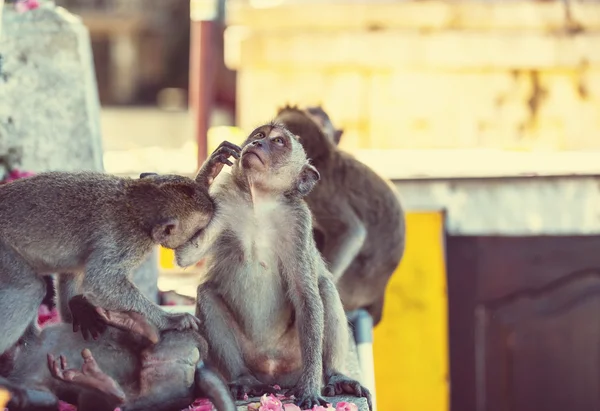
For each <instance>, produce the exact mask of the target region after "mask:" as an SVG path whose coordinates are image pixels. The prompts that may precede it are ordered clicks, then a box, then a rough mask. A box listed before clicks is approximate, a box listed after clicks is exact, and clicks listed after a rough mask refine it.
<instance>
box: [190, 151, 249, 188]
mask: <svg viewBox="0 0 600 411" xmlns="http://www.w3.org/2000/svg"><path fill="white" fill-rule="evenodd" d="M241 152H242V149H241V147H239V146H236V145H235V144H233V143H230V142H229V141H223V142H222V143H221V144H219V147H217V149H216V150H215V151H213V152H212V154H211V155H210V157H209V158H208V160H206V162H205V163H204V165H203V166H202V169H201V170H200V172H199V173H198V176H197V177H196V181H198V182H200V183H202V184H206V185H207V186H210V185H211V184H212V183H213V181H214V180H215V178H216V177H217V176H218V175H219V173H220V172H221V170H222V169H223V165H225V164H227V165H228V166H232V165H233V163H232V162H231V161H229V160H228V158H229V157H234V158H236V159H237V158H240V155H241Z"/></svg>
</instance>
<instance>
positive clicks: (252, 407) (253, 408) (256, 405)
mask: <svg viewBox="0 0 600 411" xmlns="http://www.w3.org/2000/svg"><path fill="white" fill-rule="evenodd" d="M259 409H260V402H253V403H250V404H248V411H258V410H259Z"/></svg>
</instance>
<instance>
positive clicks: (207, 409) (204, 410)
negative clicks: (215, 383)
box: [182, 398, 214, 411]
mask: <svg viewBox="0 0 600 411" xmlns="http://www.w3.org/2000/svg"><path fill="white" fill-rule="evenodd" d="M213 409H214V408H213V405H212V403H211V402H210V400H209V399H208V398H196V400H195V401H194V402H193V403H192V405H190V406H189V407H188V408H186V409H185V411H212V410H213ZM182 411H184V410H182Z"/></svg>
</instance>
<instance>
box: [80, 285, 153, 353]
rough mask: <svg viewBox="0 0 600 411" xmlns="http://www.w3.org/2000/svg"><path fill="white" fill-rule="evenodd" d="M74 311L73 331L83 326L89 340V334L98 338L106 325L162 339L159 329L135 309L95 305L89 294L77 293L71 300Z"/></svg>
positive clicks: (151, 338) (85, 335)
mask: <svg viewBox="0 0 600 411" xmlns="http://www.w3.org/2000/svg"><path fill="white" fill-rule="evenodd" d="M69 308H70V309H71V312H72V313H73V331H75V332H77V331H78V329H79V328H81V333H82V334H83V338H84V339H85V340H86V341H87V339H88V337H89V335H88V333H89V334H91V335H92V338H94V339H97V338H98V337H99V336H100V334H101V333H103V332H104V330H105V329H106V326H107V325H109V326H112V327H115V328H118V329H120V330H123V331H127V332H131V333H133V334H138V335H140V336H142V337H144V338H146V339H148V340H149V341H150V342H151V343H153V344H156V343H157V342H158V340H159V339H160V337H159V333H158V329H157V328H156V327H155V326H154V325H152V324H150V323H149V322H148V320H147V319H146V317H144V316H143V315H142V314H140V313H137V312H135V311H111V310H106V309H104V308H102V307H98V306H97V305H95V304H94V303H93V302H92V301H91V300H90V298H89V297H88V296H86V295H76V296H75V297H73V298H71V300H70V301H69Z"/></svg>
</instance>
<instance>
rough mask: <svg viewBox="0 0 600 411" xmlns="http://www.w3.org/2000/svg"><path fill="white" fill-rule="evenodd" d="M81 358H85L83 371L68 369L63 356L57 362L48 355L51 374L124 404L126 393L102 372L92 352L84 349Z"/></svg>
mask: <svg viewBox="0 0 600 411" xmlns="http://www.w3.org/2000/svg"><path fill="white" fill-rule="evenodd" d="M81 357H82V358H83V366H82V367H81V370H77V369H74V368H71V369H67V367H68V365H67V359H66V358H65V357H64V356H63V355H61V356H60V357H59V359H58V360H55V359H54V356H53V355H52V354H48V368H49V369H50V374H52V376H53V377H54V378H56V379H58V380H61V381H64V382H67V383H72V384H76V385H79V386H81V387H84V388H89V389H93V390H95V391H98V392H100V393H102V394H104V395H107V396H109V397H110V398H111V399H113V400H115V401H117V402H119V403H123V402H124V401H125V393H124V392H123V390H122V389H121V387H120V386H119V384H118V383H117V382H116V381H115V380H113V379H112V378H111V377H109V376H108V375H106V374H105V373H104V372H102V370H101V369H100V367H99V366H98V364H97V363H96V360H95V359H94V357H93V356H92V353H91V351H90V350H88V349H87V348H86V349H84V350H83V351H82V352H81Z"/></svg>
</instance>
